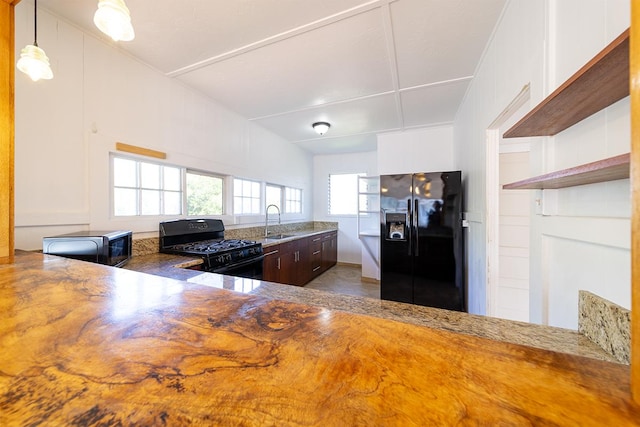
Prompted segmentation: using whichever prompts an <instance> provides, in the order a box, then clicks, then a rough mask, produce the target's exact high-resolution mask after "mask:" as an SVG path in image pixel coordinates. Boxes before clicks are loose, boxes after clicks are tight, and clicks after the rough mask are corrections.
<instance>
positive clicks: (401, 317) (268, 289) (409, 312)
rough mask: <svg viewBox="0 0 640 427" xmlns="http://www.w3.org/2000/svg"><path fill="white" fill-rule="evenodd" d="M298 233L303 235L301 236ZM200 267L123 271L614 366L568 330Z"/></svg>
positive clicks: (137, 266)
mask: <svg viewBox="0 0 640 427" xmlns="http://www.w3.org/2000/svg"><path fill="white" fill-rule="evenodd" d="M300 235H306V234H305V232H301V234H300ZM199 263H201V260H200V259H197V258H189V257H183V256H179V255H169V254H159V253H156V254H149V255H144V256H137V257H134V258H133V259H132V260H130V261H129V263H128V264H127V265H125V267H124V268H126V269H129V270H135V271H139V272H144V273H150V274H155V275H158V276H163V277H168V278H173V279H180V280H186V281H188V282H191V283H198V284H201V285H205V286H210V287H215V288H221V289H227V290H232V291H237V292H243V293H247V294H253V295H259V296H262V297H267V298H270V299H277V300H285V301H290V302H295V303H301V304H309V305H313V306H317V307H324V308H328V309H331V310H341V311H346V312H349V313H356V314H364V315H368V316H374V317H378V318H383V319H389V320H396V321H400V322H405V323H409V324H413V325H419V326H427V327H430V328H436V329H441V330H446V331H451V332H456V333H462V334H468V335H473V336H477V337H482V338H489V339H492V340H498V341H504V342H509V343H513V344H521V345H528V346H531V347H536V348H540V349H544V350H551V351H557V352H562V353H568V354H573V355H578V356H585V357H591V358H595V359H600V360H606V361H610V362H617V360H616V359H615V358H614V357H613V356H612V355H610V354H609V353H607V352H605V351H604V350H603V349H602V348H600V347H599V346H598V345H596V344H595V343H594V342H593V341H591V340H590V339H588V338H587V337H585V336H584V335H583V334H580V333H578V332H576V331H572V330H568V329H562V328H555V327H550V326H542V325H534V324H530V323H524V322H515V321H510V320H503V319H497V318H492V317H486V316H477V315H472V314H468V313H460V312H456V311H449V310H441V309H437V308H432V307H422V306H418V305H413V304H404V303H399V302H393V301H384V300H378V299H372V298H365V297H357V296H351V295H339V294H334V293H329V292H323V291H318V290H315V289H305V288H301V287H298V286H289V285H283V284H279V283H271V282H264V281H257V280H251V279H244V278H238V277H231V276H223V275H219V274H214V273H203V272H200V271H194V270H188V269H185V268H186V267H189V266H192V265H194V264H195V265H197V264H199ZM618 363H619V362H618Z"/></svg>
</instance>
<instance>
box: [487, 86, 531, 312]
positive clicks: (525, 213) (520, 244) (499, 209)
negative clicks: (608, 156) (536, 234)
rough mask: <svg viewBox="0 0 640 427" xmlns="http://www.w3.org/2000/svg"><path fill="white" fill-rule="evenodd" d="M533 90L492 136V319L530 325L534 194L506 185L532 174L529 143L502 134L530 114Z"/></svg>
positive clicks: (503, 117) (489, 183) (489, 205)
mask: <svg viewBox="0 0 640 427" xmlns="http://www.w3.org/2000/svg"><path fill="white" fill-rule="evenodd" d="M529 99H530V91H529V85H528V84H527V85H526V86H524V87H523V89H522V90H521V91H520V93H519V94H518V95H517V96H516V97H515V98H514V99H513V101H511V103H510V104H509V105H508V106H507V107H506V108H505V109H504V110H503V111H502V113H500V114H499V115H498V117H497V118H496V119H495V120H494V121H493V122H492V123H491V125H489V127H488V128H487V132H486V142H487V145H486V213H485V218H486V271H487V276H486V277H487V289H486V291H487V292H486V314H487V315H489V316H493V317H500V318H504V319H510V320H520V321H525V322H528V321H529V223H530V212H531V206H530V193H529V192H527V190H503V189H502V185H503V184H505V183H508V182H514V181H518V180H520V179H524V178H526V176H527V175H528V174H529V170H530V168H529V143H528V140H526V141H522V140H521V139H516V140H503V138H502V134H503V133H504V131H505V130H506V129H508V128H509V127H511V126H512V125H513V124H514V123H515V122H516V121H517V120H518V119H520V118H521V117H522V116H523V115H524V114H525V112H526V111H528V109H529V108H528V107H529Z"/></svg>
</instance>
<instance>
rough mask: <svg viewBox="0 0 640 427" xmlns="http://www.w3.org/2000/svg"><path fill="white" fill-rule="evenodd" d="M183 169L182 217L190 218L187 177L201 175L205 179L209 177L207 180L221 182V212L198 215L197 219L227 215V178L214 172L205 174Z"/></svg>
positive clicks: (196, 170)
mask: <svg viewBox="0 0 640 427" xmlns="http://www.w3.org/2000/svg"><path fill="white" fill-rule="evenodd" d="M182 169H183V175H184V177H183V179H182V182H183V187H184V193H183V200H182V204H183V212H184V216H187V217H189V216H191V215H190V214H189V194H188V189H187V175H189V174H193V175H202V176H205V177H209V178H217V179H220V180H221V181H222V212H221V213H219V214H217V213H216V214H198V217H221V216H224V215H225V214H226V213H227V210H228V209H227V206H228V203H227V202H228V196H227V193H228V191H227V190H228V186H227V178H228V176H226V175H222V174H217V173H215V172H206V171H202V170H199V169H192V168H187V167H184V168H182Z"/></svg>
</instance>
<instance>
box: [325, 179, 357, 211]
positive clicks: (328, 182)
mask: <svg viewBox="0 0 640 427" xmlns="http://www.w3.org/2000/svg"><path fill="white" fill-rule="evenodd" d="M345 175H351V176H353V177H354V178H355V181H354V189H355V191H354V194H353V196H354V201H355V202H354V206H353V213H333V212H331V177H332V176H345ZM361 176H366V173H364V172H346V173H330V174H329V176H328V177H327V215H328V216H331V217H357V216H358V188H359V187H358V178H359V177H361Z"/></svg>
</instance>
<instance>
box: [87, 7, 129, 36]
mask: <svg viewBox="0 0 640 427" xmlns="http://www.w3.org/2000/svg"><path fill="white" fill-rule="evenodd" d="M93 22H94V24H96V27H98V28H99V29H100V31H102V32H103V33H105V34H106V35H108V36H109V37H111V38H112V39H113V40H114V41H119V40H122V41H125V42H128V41H130V40H133V38H134V37H135V36H136V35H135V33H134V31H133V26H132V25H131V15H129V9H128V8H127V6H126V5H125V4H124V0H99V1H98V10H96V13H95V15H93Z"/></svg>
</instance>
